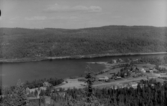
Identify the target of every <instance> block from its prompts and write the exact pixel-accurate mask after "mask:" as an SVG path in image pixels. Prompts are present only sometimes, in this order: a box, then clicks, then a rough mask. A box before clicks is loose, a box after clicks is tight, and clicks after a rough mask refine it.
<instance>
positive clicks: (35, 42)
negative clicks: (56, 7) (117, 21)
mask: <svg viewBox="0 0 167 106" xmlns="http://www.w3.org/2000/svg"><path fill="white" fill-rule="evenodd" d="M166 32H167V28H166V27H149V26H132V27H130V26H105V27H99V28H87V29H75V30H74V29H73V30H69V29H52V28H46V29H23V28H0V48H1V49H0V58H1V59H23V58H31V59H38V58H45V57H57V56H75V55H91V54H97V55H98V54H106V53H110V54H115V53H139V52H140V53H144V52H147V53H149V52H165V51H166V50H167V48H166V47H167V42H166V41H167V33H166Z"/></svg>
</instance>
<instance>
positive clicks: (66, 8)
mask: <svg viewBox="0 0 167 106" xmlns="http://www.w3.org/2000/svg"><path fill="white" fill-rule="evenodd" d="M45 11H49V12H101V11H102V8H101V7H99V6H83V5H78V6H67V5H59V4H54V5H51V6H49V7H48V8H47V9H46V10H45Z"/></svg>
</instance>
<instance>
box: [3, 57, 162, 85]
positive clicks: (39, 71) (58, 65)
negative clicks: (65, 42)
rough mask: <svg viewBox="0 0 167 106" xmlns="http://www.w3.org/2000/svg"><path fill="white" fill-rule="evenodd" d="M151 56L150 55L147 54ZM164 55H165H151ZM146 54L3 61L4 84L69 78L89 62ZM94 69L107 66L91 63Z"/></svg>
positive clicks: (83, 68)
mask: <svg viewBox="0 0 167 106" xmlns="http://www.w3.org/2000/svg"><path fill="white" fill-rule="evenodd" d="M145 56H146V57H149V56H150V55H145ZM151 56H164V55H151ZM140 57H144V56H119V57H99V58H92V59H63V60H47V61H38V62H25V63H1V64H0V70H1V73H0V75H1V77H2V85H3V86H11V85H15V84H16V83H17V81H18V80H19V79H20V80H21V81H22V82H24V81H32V80H35V79H43V78H51V77H56V78H67V77H76V76H81V75H84V74H85V71H87V70H86V66H87V65H88V64H89V63H88V62H108V61H111V60H112V59H116V58H122V59H125V58H140ZM90 67H91V70H92V71H95V72H97V71H101V70H103V69H104V68H105V67H104V66H103V65H100V64H90Z"/></svg>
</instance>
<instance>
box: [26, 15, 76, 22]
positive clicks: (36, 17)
mask: <svg viewBox="0 0 167 106" xmlns="http://www.w3.org/2000/svg"><path fill="white" fill-rule="evenodd" d="M77 18H78V17H76V16H69V17H67V16H56V17H55V16H52V17H46V16H32V17H25V18H24V20H26V21H44V20H68V19H69V20H75V19H77Z"/></svg>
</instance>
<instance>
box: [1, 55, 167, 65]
mask: <svg viewBox="0 0 167 106" xmlns="http://www.w3.org/2000/svg"><path fill="white" fill-rule="evenodd" d="M166 54H167V52H151V53H117V54H112V53H106V54H91V55H75V56H57V57H41V58H20V59H18V58H16V59H0V63H24V62H37V61H49V60H64V59H93V58H102V57H118V56H144V55H166Z"/></svg>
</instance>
